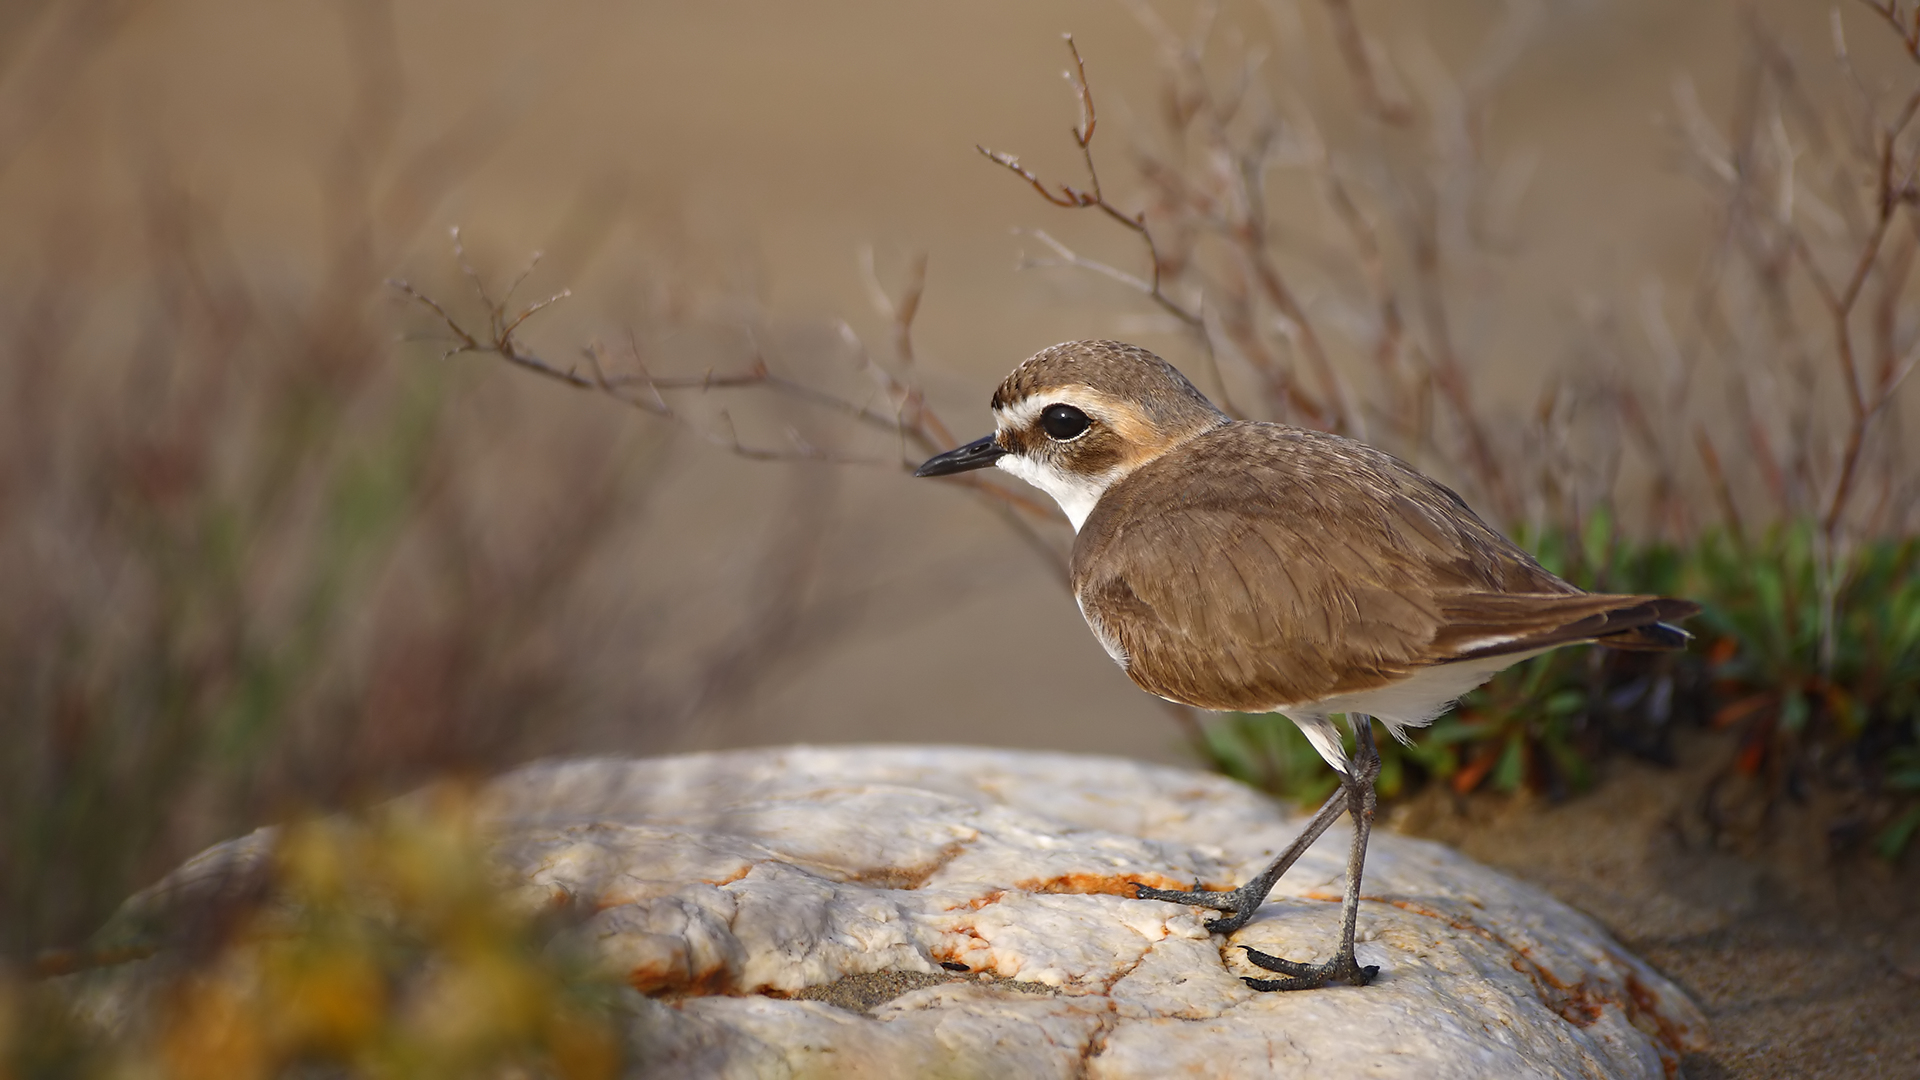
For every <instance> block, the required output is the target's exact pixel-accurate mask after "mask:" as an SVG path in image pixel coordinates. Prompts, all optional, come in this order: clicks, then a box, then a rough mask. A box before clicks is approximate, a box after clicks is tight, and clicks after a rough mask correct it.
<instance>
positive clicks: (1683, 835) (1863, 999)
mask: <svg viewBox="0 0 1920 1080" xmlns="http://www.w3.org/2000/svg"><path fill="white" fill-rule="evenodd" d="M1728 752H1729V747H1728V746H1726V745H1725V744H1724V743H1722V742H1721V741H1720V740H1718V739H1716V738H1713V737H1709V736H1695V737H1693V738H1691V739H1689V740H1685V741H1684V742H1683V745H1682V748H1681V753H1680V765H1679V766H1678V767H1677V768H1676V769H1661V768H1656V767H1653V766H1650V765H1646V764H1642V763H1637V762H1629V761H1620V762H1615V763H1614V764H1613V765H1612V767H1611V768H1610V775H1609V776H1608V777H1607V779H1606V781H1605V783H1603V784H1602V785H1601V786H1600V787H1599V788H1598V790H1597V791H1595V792H1594V793H1593V794H1591V795H1588V796H1584V797H1581V798H1576V799H1571V800H1568V801H1567V802H1565V803H1563V804H1561V805H1557V806H1555V805H1547V804H1544V803H1540V802H1537V801H1531V800H1520V801H1516V800H1511V799H1507V798H1504V797H1484V798H1472V799H1467V800H1457V799H1455V798H1453V797H1452V796H1451V795H1450V794H1448V793H1441V792H1427V793H1424V794H1423V795H1422V796H1421V797H1419V798H1417V799H1415V800H1412V801H1411V802H1409V803H1407V804H1404V805H1402V806H1400V807H1397V808H1395V809H1394V810H1393V811H1392V812H1391V816H1390V818H1389V821H1390V822H1391V823H1392V825H1393V826H1394V827H1396V828H1399V829H1401V830H1403V831H1406V832H1410V833H1414V834H1417V835H1421V836H1426V837H1429V838H1432V839H1437V840H1443V841H1445V842H1447V843H1449V844H1452V845H1454V846H1456V847H1458V848H1459V849H1460V850H1462V851H1464V852H1466V853H1467V854H1469V855H1471V856H1473V857H1474V858H1476V859H1479V860H1481V861H1482V862H1485V863H1488V864H1489V865H1492V866H1496V867H1499V868H1500V869H1502V870H1505V871H1507V872H1509V873H1511V874H1514V875H1515V876H1517V877H1520V878H1523V879H1526V880H1528V881H1531V882H1533V883H1534V884H1536V885H1539V886H1541V887H1543V888H1545V889H1546V890H1547V891H1549V892H1551V893H1553V894H1554V895H1555V896H1557V897H1559V898H1560V899H1561V900H1564V901H1566V902H1567V903H1569V904H1571V905H1573V906H1574V907H1577V908H1580V909H1581V910H1583V911H1586V912H1587V913H1588V914H1590V915H1593V916H1594V917H1595V918H1597V919H1599V920H1600V921H1601V922H1602V923H1604V924H1605V925H1606V926H1607V927H1608V928H1609V929H1611V930H1612V931H1613V932H1614V934H1615V935H1617V936H1618V937H1619V938H1620V940H1621V941H1622V942H1624V943H1625V944H1627V945H1628V946H1630V947H1631V948H1633V949H1634V950H1635V951H1637V952H1638V953H1639V954H1640V955H1641V956H1643V957H1645V958H1646V959H1647V960H1648V961H1649V962H1651V963H1652V964H1654V965H1655V966H1656V967H1658V968H1660V969H1661V970H1662V971H1663V972H1665V973H1666V974H1667V975H1668V976H1669V977H1670V978H1672V979H1674V980H1675V981H1676V982H1677V983H1679V984H1680V985H1681V986H1682V987H1684V988H1685V989H1686V990H1687V991H1688V992H1689V993H1691V994H1692V995H1693V996H1694V1000H1695V1001H1697V1002H1698V1003H1699V1004H1700V1006H1701V1007H1702V1008H1703V1009H1704V1010H1705V1012H1706V1014H1707V1017H1708V1019H1709V1021H1710V1023H1711V1024H1712V1034H1713V1039H1714V1045H1713V1048H1712V1049H1711V1050H1709V1051H1707V1052H1706V1053H1703V1054H1697V1055H1694V1056H1692V1057H1690V1058H1689V1059H1688V1060H1687V1062H1686V1075H1687V1076H1689V1077H1693V1078H1695V1080H1702V1078H1705V1080H1713V1078H1719V1077H1739V1078H1743V1080H1744V1078H1756V1080H1757V1078H1763V1077H1783V1078H1784V1077H1915V1076H1920V919H1916V918H1915V915H1916V903H1915V897H1916V895H1920V890H1917V889H1916V886H1920V859H1915V858H1914V857H1912V853H1909V857H1908V858H1907V860H1906V863H1905V866H1904V867H1902V868H1899V869H1894V868H1889V867H1888V866H1887V865H1886V864H1884V863H1882V862H1879V861H1876V860H1874V859H1873V858H1872V857H1871V856H1868V855H1864V854H1862V855H1856V856H1843V857H1828V856H1827V855H1825V854H1824V848H1825V847H1826V845H1825V843H1824V842H1823V839H1822V838H1821V837H1820V836H1819V835H1818V832H1817V830H1816V828H1815V827H1814V826H1815V818H1814V817H1813V815H1811V814H1810V813H1809V812H1808V811H1807V810H1806V808H1802V807H1794V806H1790V805H1789V806H1783V807H1779V808H1777V809H1776V811H1775V813H1774V815H1773V817H1772V819H1771V820H1770V821H1769V823H1768V824H1767V825H1766V826H1765V827H1764V830H1763V831H1756V832H1751V833H1747V834H1744V835H1739V836H1722V837H1719V838H1717V839H1716V838H1713V837H1711V836H1709V835H1708V832H1707V829H1706V825H1705V822H1704V819H1703V817H1702V815H1701V813H1700V806H1699V792H1700V791H1701V790H1703V787H1704V783H1705V780H1706V778H1707V777H1708V776H1710V775H1711V774H1712V773H1713V772H1714V771H1715V770H1716V769H1717V768H1719V767H1720V765H1721V764H1722V763H1724V761H1725V760H1726V756H1727V754H1728Z"/></svg>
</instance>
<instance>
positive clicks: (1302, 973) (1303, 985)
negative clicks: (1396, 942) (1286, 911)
mask: <svg viewBox="0 0 1920 1080" xmlns="http://www.w3.org/2000/svg"><path fill="white" fill-rule="evenodd" d="M1240 947H1241V948H1242V949H1244V950H1246V954H1247V960H1248V962H1249V963H1251V964H1253V965H1254V966H1255V967H1263V968H1266V969H1267V970H1268V971H1275V972H1279V973H1280V974H1282V975H1285V976H1287V977H1286V978H1284V979H1249V978H1246V977H1244V976H1243V977H1242V978H1241V979H1240V981H1241V982H1243V983H1246V984H1247V985H1248V986H1251V987H1253V988H1254V989H1255V990H1313V989H1317V988H1318V987H1322V986H1325V985H1327V984H1328V983H1348V984H1350V985H1352V986H1365V985H1367V984H1368V983H1370V982H1372V981H1373V979H1374V976H1376V975H1378V974H1380V966H1379V965H1378V964H1368V965H1367V966H1365V967H1361V966H1360V965H1359V964H1358V963H1357V962H1355V960H1354V958H1353V956H1352V955H1351V954H1345V953H1343V954H1342V955H1339V956H1336V957H1334V958H1333V959H1331V960H1329V961H1327V962H1326V963H1324V964H1300V963H1295V962H1294V961H1292V960H1282V959H1281V958H1279V957H1277V956H1268V955H1267V954H1266V953H1263V952H1261V951H1260V950H1258V949H1255V948H1251V947H1249V946H1246V945H1242V946H1240Z"/></svg>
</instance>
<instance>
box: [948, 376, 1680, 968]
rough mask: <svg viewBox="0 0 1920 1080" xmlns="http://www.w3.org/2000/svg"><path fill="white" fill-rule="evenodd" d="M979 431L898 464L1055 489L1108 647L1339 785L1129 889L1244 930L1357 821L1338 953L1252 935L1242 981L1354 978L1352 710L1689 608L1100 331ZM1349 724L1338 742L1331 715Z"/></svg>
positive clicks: (1403, 715) (1090, 615) (1363, 771)
mask: <svg viewBox="0 0 1920 1080" xmlns="http://www.w3.org/2000/svg"><path fill="white" fill-rule="evenodd" d="M993 417H994V433H993V434H992V435H989V436H987V437H985V438H983V439H979V440H976V441H974V442H971V443H968V444H967V445H965V446H962V447H960V448H958V449H956V450H950V451H948V452H947V453H944V454H941V455H939V456H937V457H934V458H932V459H931V460H929V461H928V462H927V463H926V464H924V465H922V466H920V468H919V469H918V470H917V471H916V472H915V473H914V475H915V476H944V475H947V474H949V473H957V472H963V471H966V470H969V469H979V468H984V467H986V466H989V465H992V466H997V467H999V468H1001V469H1004V470H1006V471H1007V472H1010V473H1012V474H1013V475H1015V476H1017V477H1019V478H1020V479H1022V480H1025V481H1027V482H1028V483H1030V484H1032V485H1034V486H1035V487H1037V488H1039V489H1040V490H1042V491H1044V492H1046V493H1047V494H1049V495H1051V496H1053V498H1054V500H1055V501H1057V502H1058V503H1059V504H1060V508H1061V509H1062V510H1064V511H1066V515H1067V517H1068V519H1069V520H1071V521H1072V522H1073V528H1074V531H1075V533H1076V534H1077V535H1076V536H1075V538H1074V544H1073V558H1072V566H1071V579H1072V584H1073V595H1074V598H1075V599H1076V600H1077V601H1079V604H1080V613H1081V614H1082V615H1083V616H1085V617H1086V620H1087V625H1088V626H1089V627H1091V628H1092V630H1093V635H1094V637H1095V638H1097V639H1099V642H1100V644H1101V646H1102V647H1104V648H1105V649H1106V651H1107V654H1108V655H1109V656H1111V657H1113V659H1114V661H1115V662H1116V663H1118V664H1119V665H1120V667H1121V668H1122V669H1124V670H1125V671H1126V673H1127V675H1128V676H1129V677H1130V678H1132V679H1133V681H1134V682H1135V683H1137V684H1139V686H1140V687H1141V688H1142V689H1144V690H1147V691H1148V692H1150V693H1154V694H1158V695H1159V696H1161V697H1164V698H1167V699H1168V700H1170V701H1176V702H1180V703H1181V704H1185V705H1192V706H1195V707H1197V708H1201V709H1212V710H1221V711H1234V712H1247V713H1266V712H1275V713H1282V714H1285V715H1286V716H1287V717H1289V718H1291V719H1292V720H1293V722H1294V723H1296V724H1298V725H1299V726H1300V729H1301V730H1302V731H1304V732H1305V733H1306V735H1307V738H1308V739H1309V740H1311V741H1312V743H1313V745H1314V747H1315V749H1317V750H1319V751H1320V755H1321V756H1322V757H1324V758H1326V759H1327V762H1328V764H1330V765H1332V766H1333V767H1334V768H1335V769H1336V770H1338V771H1339V773H1340V778H1341V789H1340V790H1339V791H1337V792H1335V793H1334V795H1333V797H1332V798H1330V799H1328V800H1327V803H1326V805H1324V806H1322V807H1321V808H1320V810H1319V811H1318V812H1317V813H1315V814H1314V816H1313V817H1312V819H1310V821H1309V822H1308V824H1307V827H1306V828H1305V829H1304V830H1303V831H1302V832H1301V834H1300V836H1299V837H1298V838H1297V839H1295V840H1294V842H1293V843H1292V844H1291V845H1289V846H1288V848H1287V849H1286V850H1285V851H1283V852H1281V853H1280V855H1279V857H1278V858H1276V859H1275V860H1274V861H1273V863H1272V865H1270V866H1269V867H1268V868H1267V869H1266V870H1265V871H1264V872H1263V873H1261V874H1260V875H1259V876H1257V877H1255V878H1253V880H1251V881H1249V882H1247V883H1246V884H1245V885H1242V886H1241V887H1240V888H1238V889H1234V890H1232V891H1231V892H1209V891H1205V890H1202V889H1200V888H1198V887H1197V886H1196V887H1195V889H1194V890H1193V891H1191V892H1188V891H1177V890H1168V889H1153V888H1147V887H1145V886H1136V889H1137V895H1139V896H1140V897H1143V898H1148V899H1154V900H1170V901H1173V902H1175V903H1180V904H1190V905H1193V906H1196V907H1207V908H1213V909H1215V910H1218V911H1223V912H1226V913H1227V914H1226V915H1225V917H1223V918H1220V919H1215V920H1213V921H1211V922H1209V923H1208V924H1207V925H1208V929H1209V930H1211V931H1213V932H1215V933H1221V934H1231V933H1233V932H1235V931H1237V930H1239V929H1240V928H1241V927H1242V926H1244V925H1246V923H1247V921H1248V920H1249V919H1250V918H1252V917H1253V913H1254V911H1255V910H1256V909H1257V908H1258V907H1259V906H1260V905H1261V904H1262V903H1263V902H1264V901H1265V900H1266V897H1267V893H1268V892H1269V891H1270V890H1271V889H1272V888H1273V884H1274V882H1276V881H1278V880H1279V879H1280V876H1281V875H1282V874H1284V873H1286V871H1287V869H1288V868H1289V867H1290V866H1292V865H1293V863H1294V861H1295V860H1296V859H1298V858H1299V856H1300V854H1301V853H1302V852H1304V851H1305V850H1306V849H1307V847H1308V846H1309V845H1311V844H1312V843H1313V841H1314V840H1316V839H1318V838H1319V836H1320V835H1321V834H1322V833H1324V832H1325V831H1326V830H1327V828H1328V827H1329V826H1331V825H1332V824H1333V823H1334V822H1335V821H1337V820H1339V817H1340V815H1341V813H1342V812H1343V811H1344V812H1347V813H1350V814H1351V815H1352V817H1353V823H1354V830H1353V847H1352V850H1351V852H1350V854H1349V856H1348V862H1347V882H1346V895H1345V902H1344V906H1343V910H1342V917H1343V925H1342V928H1341V935H1340V943H1339V947H1338V949H1337V950H1336V952H1335V953H1334V955H1333V958H1332V959H1330V960H1328V961H1326V962H1325V963H1323V964H1306V963H1295V962H1293V961H1290V960H1283V959H1281V958H1279V957H1275V956H1268V955H1267V954H1265V953H1261V952H1257V951H1255V950H1253V949H1250V948H1249V949H1247V950H1246V953H1247V957H1248V959H1249V960H1251V961H1252V962H1253V963H1255V964H1257V965H1258V966H1260V967H1262V968H1264V969H1266V970H1268V971H1273V972H1276V973H1278V974H1279V975H1280V976H1281V978H1278V979H1248V980H1246V981H1247V983H1248V985H1250V986H1252V987H1254V988H1255V989H1259V990H1298V989H1307V988H1311V987H1316V986H1323V985H1326V984H1327V983H1329V982H1348V983H1352V984H1355V985H1365V984H1366V983H1367V982H1369V981H1371V980H1372V979H1373V977H1374V975H1375V974H1377V973H1378V968H1377V967H1371V966H1361V965H1359V964H1358V963H1356V961H1355V960H1354V952H1353V934H1354V922H1355V919H1356V918H1357V916H1358V911H1359V900H1360V876H1361V871H1362V868H1363V867H1364V865H1365V861H1366V851H1367V837H1368V833H1369V831H1370V829H1371V826H1372V821H1373V815H1374V789H1373V781H1374V777H1375V776H1376V775H1377V774H1378V772H1379V770H1380V759H1379V755H1378V751H1377V750H1376V749H1375V747H1374V743H1373V733H1372V725H1371V720H1376V719H1377V720H1379V721H1381V722H1382V723H1384V724H1385V725H1386V727H1387V730H1388V731H1390V732H1392V733H1393V735H1394V736H1395V737H1397V738H1400V739H1401V740H1403V741H1404V740H1405V739H1406V737H1407V735H1406V732H1407V729H1409V728H1414V727H1419V726H1421V725H1424V724H1427V723H1429V722H1431V721H1432V720H1433V718H1434V717H1435V716H1438V715H1439V714H1440V713H1442V712H1445V711H1446V709H1447V708H1448V707H1449V706H1450V705H1451V704H1452V703H1453V702H1454V700H1455V699H1457V698H1458V697H1460V695H1462V694H1464V693H1466V692H1467V691H1469V690H1471V689H1473V688H1474V687H1476V686H1478V685H1480V684H1481V683H1483V682H1485V681H1486V680H1487V679H1489V678H1491V677H1492V676H1493V675H1494V674H1495V673H1496V672H1498V671H1500V670H1502V669H1503V668H1506V667H1508V666H1510V665H1513V664H1516V663H1519V662H1520V661H1522V660H1525V659H1527V658H1528V657H1532V656H1538V655H1540V654H1541V653H1544V652H1546V651H1548V650H1550V649H1556V648H1559V647H1560V646H1562V645H1574V644H1580V643H1585V642H1596V643H1598V644H1601V645H1605V646H1608V647H1611V648H1616V649H1634V650H1672V649H1679V648H1682V647H1684V645H1685V643H1686V641H1687V634H1686V633H1685V632H1684V631H1681V630H1679V629H1677V628H1676V627H1675V626H1673V625H1672V623H1673V622H1675V621H1677V620H1679V619H1683V618H1685V617H1687V616H1689V615H1692V614H1694V613H1695V612H1697V611H1699V605H1697V604H1694V603H1692V602H1691V601H1687V600H1676V599H1670V598H1665V597H1658V596H1617V595H1602V594H1597V593H1587V592H1582V591H1581V590H1580V589H1577V588H1575V587H1574V586H1572V585H1570V584H1568V583H1567V582H1565V581H1562V580H1561V579H1560V578H1558V577H1556V576H1554V575H1553V574H1551V573H1548V572H1547V571H1546V570H1545V569H1544V568H1542V567H1541V566H1540V564H1539V563H1537V562H1535V561H1534V560H1533V558H1532V557H1531V556H1529V555H1528V554H1527V553H1526V552H1524V551H1522V550H1520V548H1518V547H1516V546H1515V545H1514V544H1513V542H1512V541H1510V540H1508V539H1507V538H1506V537H1504V536H1502V535H1500V533H1498V532H1497V531H1495V530H1494V529H1492V528H1490V527H1489V526H1488V525H1487V524H1486V523H1485V522H1483V521H1481V520H1480V518H1479V517H1478V516H1477V515H1476V514H1474V512H1473V511H1472V510H1471V509H1470V508H1469V507H1468V506H1467V504H1466V503H1465V502H1464V501H1462V500H1461V498H1460V496H1458V495H1456V494H1454V493H1453V492H1452V491H1450V490H1448V489H1447V488H1446V487H1445V486H1443V485H1441V484H1439V483H1437V482H1435V481H1433V480H1431V479H1428V478H1427V477H1425V476H1423V475H1421V474H1420V473H1419V472H1416V471H1415V470H1414V469H1413V467H1412V466H1410V465H1408V464H1407V463H1406V462H1404V461H1401V460H1400V459H1398V458H1396V457H1394V456H1392V455H1391V454H1387V453H1384V452H1382V451H1379V450H1376V449H1374V448H1372V447H1370V446H1367V445H1365V444H1363V443H1358V442H1355V441H1353V440H1352V439H1347V438H1342V437H1340V436H1338V435H1329V434H1326V433H1324V432H1319V431H1309V430H1303V429H1301V428H1295V427H1288V426H1286V425H1284V424H1268V423H1253V422H1248V421H1241V420H1233V419H1230V418H1228V417H1227V416H1226V414H1224V413H1222V412H1221V411H1220V410H1219V409H1217V408H1215V407H1214V405H1213V403H1212V402H1210V401H1208V400H1207V399H1206V397H1205V396H1204V395H1202V394H1201V393H1200V391H1199V390H1197V389H1195V388H1194V386H1193V384H1192V383H1190V382H1188V381H1187V379H1186V378H1185V376H1183V375H1181V374H1180V372H1178V371H1177V370H1175V369H1174V368H1173V366H1172V365H1170V364H1168V363H1167V362H1166V361H1164V360H1162V359H1160V358H1159V357H1158V356H1155V355H1153V354H1152V353H1150V352H1148V351H1147V350H1145V349H1142V348H1139V347H1137V346H1133V345H1125V344H1121V343H1119V342H1113V341H1074V342H1068V343H1066V344H1063V345H1055V346H1053V347H1052V348H1050V349H1046V350H1043V351H1041V352H1040V353H1037V354H1036V355H1034V356H1033V357H1032V358H1031V359H1029V360H1027V361H1026V362H1025V363H1023V364H1021V365H1020V366H1019V367H1017V368H1015V369H1014V371H1013V374H1011V375H1009V376H1007V378H1006V381H1005V382H1003V383H1001V384H1000V388H999V389H998V390H996V391H994V394H993ZM1334 715H1344V716H1345V717H1346V720H1347V724H1348V727H1349V728H1350V729H1351V730H1352V732H1353V737H1354V752H1353V753H1352V754H1351V755H1349V754H1348V753H1347V752H1346V750H1345V747H1344V744H1343V742H1342V739H1341V736H1340V731H1339V729H1338V728H1336V727H1335V726H1334V724H1333V721H1332V719H1331V717H1333V716H1334Z"/></svg>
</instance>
